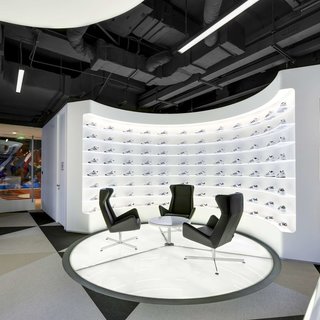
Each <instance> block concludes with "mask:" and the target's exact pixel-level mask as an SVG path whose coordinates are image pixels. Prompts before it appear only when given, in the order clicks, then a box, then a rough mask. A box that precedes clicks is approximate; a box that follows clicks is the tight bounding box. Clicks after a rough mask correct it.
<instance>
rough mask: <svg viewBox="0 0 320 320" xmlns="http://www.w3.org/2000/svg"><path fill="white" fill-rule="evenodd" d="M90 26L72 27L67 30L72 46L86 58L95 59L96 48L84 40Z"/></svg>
mask: <svg viewBox="0 0 320 320" xmlns="http://www.w3.org/2000/svg"><path fill="white" fill-rule="evenodd" d="M87 29H88V27H87V26H86V27H80V28H72V29H68V30H67V37H68V40H69V42H70V44H71V46H72V48H73V49H74V50H75V51H76V52H77V53H79V54H80V55H82V56H83V57H84V58H86V59H89V60H90V61H91V60H93V58H94V56H95V54H94V49H93V48H92V47H91V46H90V45H89V44H87V43H86V42H85V41H84V40H83V35H84V34H85V33H86V31H87Z"/></svg>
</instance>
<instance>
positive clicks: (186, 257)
mask: <svg viewBox="0 0 320 320" xmlns="http://www.w3.org/2000/svg"><path fill="white" fill-rule="evenodd" d="M188 259H189V260H211V261H213V262H214V266H215V269H216V272H215V274H216V275H219V271H218V267H217V263H216V261H227V262H241V263H246V262H245V260H244V259H239V258H216V251H215V250H212V257H202V256H185V257H184V260H188Z"/></svg>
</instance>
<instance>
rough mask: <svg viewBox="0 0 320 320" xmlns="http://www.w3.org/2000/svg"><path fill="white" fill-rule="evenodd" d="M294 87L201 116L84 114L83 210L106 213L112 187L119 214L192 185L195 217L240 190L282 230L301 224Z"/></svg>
mask: <svg viewBox="0 0 320 320" xmlns="http://www.w3.org/2000/svg"><path fill="white" fill-rule="evenodd" d="M294 148H295V124H294V90H292V89H287V90H280V91H279V92H278V93H277V95H276V96H275V98H274V99H272V101H271V102H270V103H267V104H265V105H263V106H257V108H256V109H255V110H254V111H250V112H247V113H244V114H241V115H239V116H235V117H230V118H226V119H220V120H216V121H207V122H202V123H196V124H184V125H173V124H171V125H168V124H165V123H164V124H161V125H156V124H152V125H151V124H136V123H132V122H129V121H118V120H114V119H112V118H107V117H101V116H97V115H95V114H92V113H89V114H85V115H84V116H83V158H82V160H83V161H82V162H83V181H82V185H83V198H82V199H83V202H82V212H83V213H85V214H88V215H92V216H96V215H98V216H99V217H101V212H100V209H99V203H98V196H99V190H100V189H101V188H103V187H106V186H108V187H113V188H114V190H115V193H114V194H113V198H112V205H113V207H114V209H115V211H116V212H117V211H118V213H119V214H121V213H123V212H124V211H126V210H128V209H129V207H136V208H137V209H138V211H139V212H140V213H141V215H142V216H149V217H151V216H156V215H159V211H158V205H160V204H161V205H163V206H168V205H169V201H170V198H171V194H170V191H169V186H170V185H171V184H179V183H183V184H192V185H194V186H195V194H194V204H195V207H196V208H197V209H196V215H195V217H194V219H193V220H198V221H200V222H206V219H207V218H208V217H209V216H210V215H211V214H219V211H218V209H216V208H217V207H216V203H215V200H214V197H215V195H217V194H229V193H234V192H241V193H243V194H244V197H245V208H244V210H245V213H246V214H248V215H252V216H254V218H255V219H264V220H266V221H267V222H268V223H270V224H272V225H274V226H275V227H277V228H278V229H279V230H281V231H283V232H292V231H294V230H295V228H296V226H295V223H296V218H295V215H296V210H295V149H294Z"/></svg>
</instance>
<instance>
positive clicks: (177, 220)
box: [148, 216, 190, 246]
mask: <svg viewBox="0 0 320 320" xmlns="http://www.w3.org/2000/svg"><path fill="white" fill-rule="evenodd" d="M148 222H149V224H151V225H154V226H158V227H159V229H160V232H161V234H162V236H163V237H164V239H165V241H166V242H165V246H174V243H173V242H171V228H178V227H181V226H182V224H183V223H185V222H187V223H188V222H190V220H189V219H187V218H184V217H179V216H161V217H155V218H151V219H149V221H148ZM161 227H167V229H168V234H167V236H166V235H165V234H164V232H163V231H162V230H161Z"/></svg>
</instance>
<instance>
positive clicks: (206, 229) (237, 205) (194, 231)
mask: <svg viewBox="0 0 320 320" xmlns="http://www.w3.org/2000/svg"><path fill="white" fill-rule="evenodd" d="M216 202H217V204H218V206H219V208H220V211H221V216H220V219H218V218H217V217H216V216H215V215H212V216H211V217H210V218H209V220H208V222H207V224H206V225H205V226H203V227H200V228H195V227H193V226H192V225H190V224H188V223H184V224H183V229H182V233H183V236H184V237H185V238H188V239H189V240H192V241H195V242H198V243H201V244H203V245H205V246H207V247H210V248H212V257H195V256H186V257H185V259H203V260H213V262H214V265H215V269H216V274H217V275H218V274H219V272H218V268H217V263H216V261H234V262H242V263H245V261H244V259H233V258H216V250H215V249H216V248H218V247H221V246H222V245H224V244H226V243H228V242H230V241H231V240H232V238H233V236H234V233H235V232H236V229H237V226H238V224H239V222H240V219H241V216H242V212H243V195H242V193H234V194H230V195H217V196H216Z"/></svg>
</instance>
